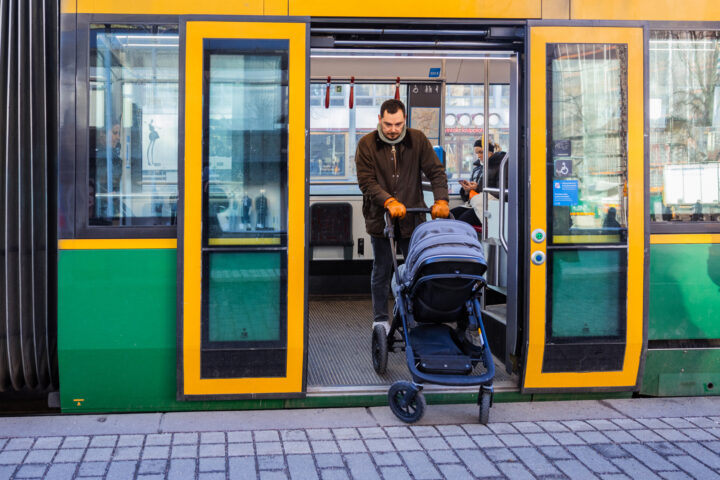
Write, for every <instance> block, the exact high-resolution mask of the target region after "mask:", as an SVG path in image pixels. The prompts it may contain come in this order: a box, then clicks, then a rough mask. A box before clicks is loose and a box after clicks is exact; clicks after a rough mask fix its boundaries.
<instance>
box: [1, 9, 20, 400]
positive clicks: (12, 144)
mask: <svg viewBox="0 0 720 480" xmlns="http://www.w3.org/2000/svg"><path fill="white" fill-rule="evenodd" d="M18 1H19V0H11V2H10V12H9V15H10V26H9V30H8V41H7V43H6V45H7V48H8V65H7V78H8V88H7V92H6V93H7V105H6V107H5V108H6V111H7V128H6V133H7V150H6V152H7V155H6V159H5V191H4V192H3V193H4V196H5V242H4V243H5V279H6V282H5V325H6V341H7V346H8V367H9V371H10V383H11V384H12V387H13V388H14V389H16V390H19V389H20V388H22V387H23V386H24V384H23V383H24V382H23V378H22V354H21V352H20V326H19V324H18V316H19V315H18V292H17V285H18V282H19V280H20V278H19V277H20V275H19V273H18V257H19V255H18V253H19V252H18V244H17V239H18V232H17V227H18V211H17V195H18V192H17V191H18V184H17V182H18V175H17V159H18V154H19V152H20V146H19V145H18V142H19V136H18V133H19V132H18V130H19V128H18V97H19V96H20V95H22V92H21V91H20V89H19V84H18V53H19V48H18V42H19V38H18V37H19V35H18V30H19V29H20V27H19V25H18V21H17V20H18V18H17V17H18V13H19V8H18V7H19V6H18Z"/></svg>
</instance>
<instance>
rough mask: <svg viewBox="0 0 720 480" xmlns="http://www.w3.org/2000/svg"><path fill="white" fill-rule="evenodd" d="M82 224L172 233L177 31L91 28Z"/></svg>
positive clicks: (172, 28)
mask: <svg viewBox="0 0 720 480" xmlns="http://www.w3.org/2000/svg"><path fill="white" fill-rule="evenodd" d="M88 113H89V116H88V125H89V132H88V140H89V145H88V147H89V158H88V180H87V181H88V223H89V224H90V225H127V226H130V225H132V226H137V225H171V224H174V223H175V216H176V204H177V191H178V190H177V156H178V131H177V124H178V31H177V26H158V25H153V26H132V27H129V26H117V27H116V26H110V25H92V26H91V27H90V65H89V108H88Z"/></svg>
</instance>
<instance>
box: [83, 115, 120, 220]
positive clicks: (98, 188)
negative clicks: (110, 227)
mask: <svg viewBox="0 0 720 480" xmlns="http://www.w3.org/2000/svg"><path fill="white" fill-rule="evenodd" d="M108 147H109V150H110V155H109V158H110V160H108ZM108 168H111V182H112V183H111V185H110V186H108V176H107V171H108ZM121 177H122V158H121V156H120V121H119V120H116V121H113V123H112V128H111V129H110V141H109V145H108V135H107V129H106V128H103V127H100V128H92V127H91V129H90V172H89V185H88V189H89V191H88V193H89V201H90V205H89V207H90V218H92V219H94V222H93V223H96V224H97V222H100V221H102V220H101V219H103V220H104V221H106V222H109V221H111V218H108V217H113V216H116V215H118V213H119V205H120V200H119V199H118V198H114V199H113V200H112V215H108V211H107V209H108V195H107V194H110V193H117V192H119V191H120V179H121ZM96 195H97V197H98V198H96Z"/></svg>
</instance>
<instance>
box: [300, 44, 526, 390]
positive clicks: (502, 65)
mask: <svg viewBox="0 0 720 480" xmlns="http://www.w3.org/2000/svg"><path fill="white" fill-rule="evenodd" d="M515 61H516V57H515V54H514V53H512V52H509V53H508V52H496V51H495V52H469V51H456V52H453V51H448V52H438V51H432V52H430V51H428V52H424V51H418V50H415V51H397V50H393V51H383V50H355V51H353V50H331V49H327V50H323V49H314V50H313V51H312V54H311V62H310V65H311V75H312V80H311V86H310V101H309V103H310V107H309V109H310V112H309V117H310V122H309V123H310V148H309V151H310V158H309V166H310V222H311V229H310V230H311V234H310V235H311V239H310V250H309V251H310V255H311V258H310V278H309V281H310V287H309V288H310V302H309V338H308V377H307V388H308V393H309V394H313V393H314V392H315V393H321V392H322V394H324V395H327V394H328V393H329V392H332V391H333V390H337V391H338V393H342V394H345V393H347V391H348V390H356V391H362V392H372V391H374V390H376V389H377V390H378V391H380V390H382V389H384V388H386V386H387V385H389V384H391V383H392V382H394V381H396V380H401V379H408V378H409V373H408V370H407V366H406V365H405V354H404V352H396V353H391V354H390V355H389V358H388V367H387V372H386V373H385V374H384V375H382V376H381V375H378V374H376V373H375V371H374V370H373V366H372V361H371V348H370V346H371V328H370V326H371V324H372V306H371V299H370V271H371V268H372V246H371V243H370V237H369V236H368V235H367V233H366V232H365V226H364V219H363V216H362V211H361V207H362V195H361V193H360V190H359V188H358V184H357V179H356V176H355V162H354V155H355V149H356V145H357V142H358V140H359V139H360V138H362V136H363V135H366V134H368V133H370V132H372V131H374V130H375V129H376V127H377V122H378V120H377V119H378V117H377V115H378V113H379V109H380V105H381V104H382V102H383V101H385V100H387V99H389V98H393V97H394V96H395V95H396V90H399V97H400V99H401V100H403V102H404V103H405V105H406V106H407V110H408V112H407V113H408V126H409V127H412V128H417V129H420V130H422V131H423V132H424V133H425V135H426V136H427V137H428V139H429V140H430V142H431V143H432V144H433V146H434V147H436V152H438V153H439V156H442V157H443V158H441V160H442V161H443V162H444V164H445V167H446V172H447V176H448V187H449V191H450V206H451V208H452V207H456V206H458V205H461V204H463V203H464V202H463V201H462V200H461V198H460V195H459V193H460V189H461V186H460V184H459V180H461V179H466V180H467V179H469V178H470V174H471V172H472V170H473V163H474V162H475V161H476V159H477V155H476V154H475V152H474V147H473V146H474V144H475V142H476V141H477V140H479V139H481V138H488V139H489V140H490V143H492V144H493V145H495V146H496V151H502V152H509V151H510V143H511V141H512V139H511V133H513V131H512V129H516V128H518V127H517V124H518V120H517V115H516V112H513V108H512V102H511V98H510V97H511V87H512V86H513V82H517V79H516V78H514V79H513V78H511V77H512V75H513V69H512V68H511V65H512V62H515ZM351 99H352V100H351ZM485 132H487V135H485ZM486 148H488V147H486ZM485 154H487V155H488V156H487V157H485V158H488V157H489V156H490V155H491V154H490V153H489V152H487V151H486V152H485ZM484 163H485V168H486V172H487V171H488V170H487V167H488V163H487V162H484ZM495 167H496V168H495V170H496V172H495V175H494V176H493V175H492V174H489V175H488V177H489V178H488V180H487V181H486V182H491V183H492V182H496V184H495V185H491V183H490V184H487V185H486V186H487V187H492V186H494V187H495V188H496V190H495V195H492V194H490V193H488V192H489V191H491V190H492V188H487V189H486V190H487V191H486V193H485V194H484V195H483V201H484V206H483V207H482V208H483V209H484V210H485V218H484V219H482V220H483V232H482V233H479V235H481V239H482V242H483V246H484V249H485V255H486V257H487V260H488V267H489V268H488V273H487V275H486V277H487V280H488V287H487V288H486V293H485V295H484V305H483V307H484V322H485V324H486V325H488V322H489V321H491V322H492V323H493V325H495V327H494V328H488V335H492V334H493V332H495V333H497V332H498V326H499V328H500V329H501V330H502V329H503V328H504V327H503V326H504V325H507V322H508V320H507V313H506V306H507V275H506V268H507V260H506V259H507V252H506V251H505V250H503V248H502V242H501V239H500V237H501V235H500V232H501V230H502V232H503V234H504V236H505V237H507V227H508V221H515V219H508V218H504V219H503V218H501V217H502V215H501V213H502V212H500V205H499V201H500V200H499V198H502V197H503V196H501V195H497V193H498V190H497V188H498V185H497V182H498V175H497V167H498V165H495ZM505 171H507V169H505ZM503 176H504V177H505V178H507V176H506V175H503ZM491 177H492V178H491ZM505 183H506V184H507V180H506V181H505ZM425 194H426V203H427V204H428V205H431V204H432V201H433V199H432V193H431V192H430V191H426V192H425ZM503 201H504V202H505V204H504V205H503V206H504V207H505V208H504V212H507V211H508V209H507V198H505V199H504V200H503ZM505 217H507V215H505ZM389 311H392V306H390V310H389ZM510 321H511V322H515V321H516V320H515V319H510ZM501 333H502V332H501ZM491 345H492V341H491ZM493 353H496V352H493ZM498 355H500V357H502V356H503V355H502V354H497V353H496V356H495V363H496V378H495V386H496V388H503V387H504V388H507V389H513V390H514V389H516V388H517V385H518V375H517V373H516V372H511V373H508V371H507V369H506V366H505V365H507V361H506V358H499V357H498ZM477 368H481V367H477ZM431 388H432V387H431ZM443 388H444V391H446V390H447V387H443ZM383 391H384V390H383Z"/></svg>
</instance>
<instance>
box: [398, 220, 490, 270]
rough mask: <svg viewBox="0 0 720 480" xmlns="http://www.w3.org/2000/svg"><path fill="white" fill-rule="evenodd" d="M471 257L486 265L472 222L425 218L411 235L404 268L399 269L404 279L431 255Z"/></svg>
mask: <svg viewBox="0 0 720 480" xmlns="http://www.w3.org/2000/svg"><path fill="white" fill-rule="evenodd" d="M438 256H440V257H455V258H458V257H460V258H471V259H473V260H475V261H478V262H480V263H482V264H483V265H487V263H486V261H485V254H484V252H483V248H482V245H481V244H480V242H479V241H478V238H477V232H476V231H475V229H474V228H473V227H471V226H470V224H468V223H465V222H461V221H459V220H445V219H437V220H432V221H430V222H423V223H421V224H420V225H418V227H417V228H416V229H415V231H414V232H413V234H412V236H411V237H410V249H409V251H408V256H407V258H406V259H405V265H404V266H403V267H404V268H402V269H401V271H400V272H399V273H401V275H402V279H401V280H402V281H403V282H407V281H409V280H411V279H413V278H415V275H416V273H417V271H418V269H419V268H420V266H421V265H422V264H423V263H424V262H425V261H426V260H427V259H429V258H431V257H438Z"/></svg>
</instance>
